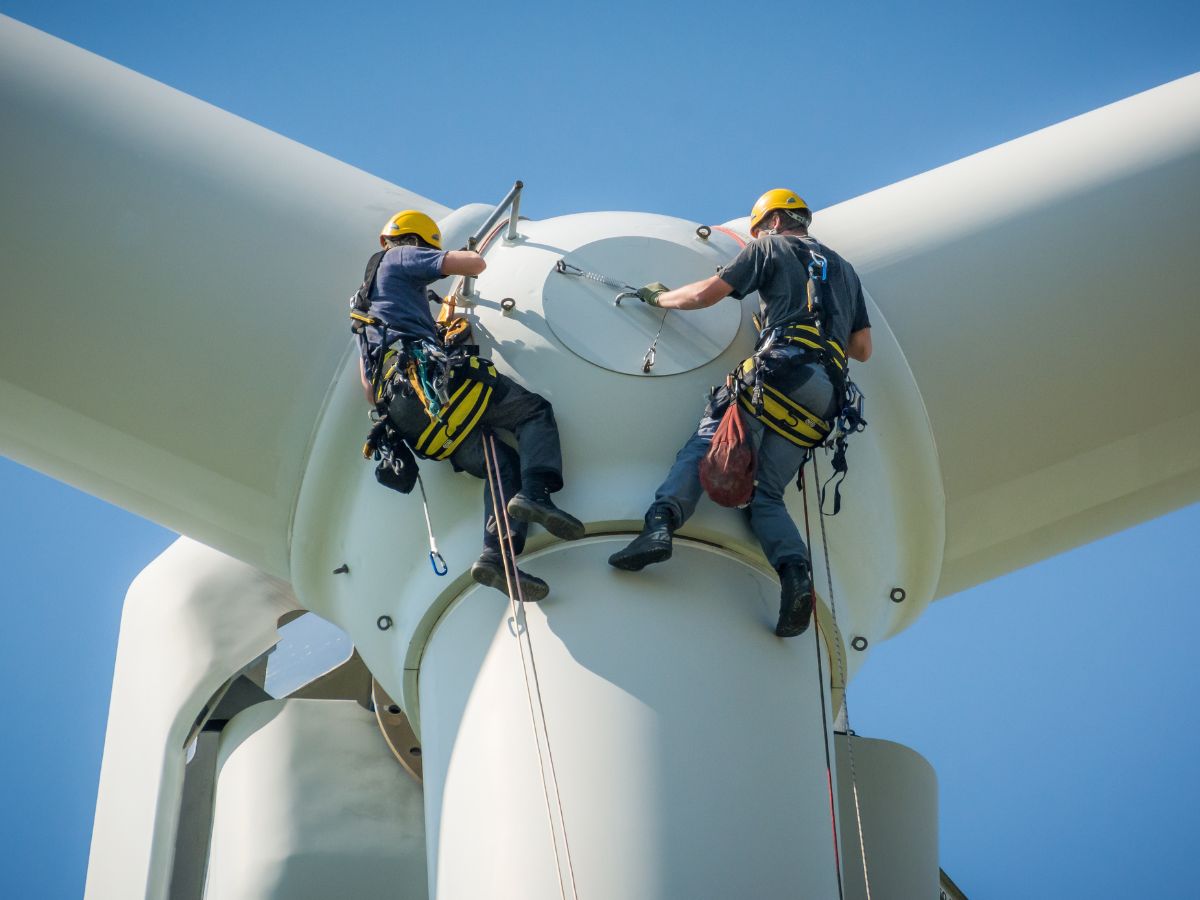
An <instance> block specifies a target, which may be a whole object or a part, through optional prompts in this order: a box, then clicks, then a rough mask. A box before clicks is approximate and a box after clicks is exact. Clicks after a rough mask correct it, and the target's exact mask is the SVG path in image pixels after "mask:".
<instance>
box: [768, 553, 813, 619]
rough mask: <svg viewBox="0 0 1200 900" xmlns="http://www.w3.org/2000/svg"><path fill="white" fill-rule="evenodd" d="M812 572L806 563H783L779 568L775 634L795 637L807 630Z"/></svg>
mask: <svg viewBox="0 0 1200 900" xmlns="http://www.w3.org/2000/svg"><path fill="white" fill-rule="evenodd" d="M812 611H813V583H812V572H811V570H810V569H809V567H808V565H807V564H806V563H784V564H783V565H782V566H780V567H779V624H777V625H776V626H775V634H776V635H778V636H779V637H796V636H797V635H800V634H804V632H806V631H807V630H808V623H809V621H810V620H811V619H812Z"/></svg>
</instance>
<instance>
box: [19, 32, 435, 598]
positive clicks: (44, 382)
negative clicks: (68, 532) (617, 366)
mask: <svg viewBox="0 0 1200 900" xmlns="http://www.w3.org/2000/svg"><path fill="white" fill-rule="evenodd" d="M0 121H2V122H3V123H4V126H3V130H4V135H3V140H0V178H2V179H3V196H4V203H3V205H2V207H0V221H2V222H3V235H4V239H3V240H2V241H0V273H3V274H2V275H0V278H2V279H3V281H2V290H3V295H4V302H3V305H2V306H0V410H3V414H2V415H0V452H3V453H4V454H5V455H7V456H10V457H12V458H14V459H16V460H18V461H20V462H22V463H25V464H27V465H30V466H33V467H34V468H37V469H39V470H41V471H43V472H46V473H48V474H50V475H52V476H54V477H56V478H60V479H62V480H64V481H67V482H69V483H71V484H74V485H75V486H77V487H80V488H82V489H83V490H86V491H88V492H89V493H92V494H96V495H97V496H100V497H103V498H105V499H106V500H109V501H110V502H113V503H116V504H118V505H120V506H122V507H124V508H126V509H129V510H132V511H133V512H136V513H138V514H140V515H142V516H145V517H147V518H150V519H153V520H154V521H156V522H159V523H161V524H163V525H165V526H167V527H168V528H171V529H172V530H175V531H179V532H182V533H185V534H188V535H190V536H192V537H194V538H196V539H197V540H200V541H203V542H204V543H206V544H208V545H209V546H212V547H216V548H218V549H221V550H223V551H225V552H228V553H230V554H232V555H234V556H237V557H238V558H240V559H244V560H246V561H247V562H250V563H252V564H254V565H256V566H258V567H260V568H263V569H266V570H268V571H270V572H271V573H272V574H276V575H283V576H286V574H287V570H288V530H289V523H290V519H291V515H292V510H293V507H294V505H295V500H296V494H297V492H298V490H299V483H300V478H301V475H302V474H303V471H304V467H305V463H306V458H305V457H306V453H307V449H308V444H309V441H310V437H311V434H312V429H313V427H314V425H315V423H316V420H317V417H318V414H319V410H320V407H321V403H322V402H323V400H324V397H325V394H326V392H327V390H328V389H329V384H330V381H331V380H332V378H333V374H334V372H335V371H336V369H337V366H338V364H339V361H340V359H341V357H342V355H343V354H344V353H345V350H346V345H347V343H348V337H347V334H348V333H347V330H346V318H345V316H346V313H345V310H346V301H347V297H348V296H349V294H350V293H351V291H353V290H354V288H355V287H357V285H358V282H359V281H360V280H361V278H362V270H363V265H364V263H365V262H366V257H367V256H368V255H370V252H371V250H372V248H373V247H375V246H376V245H375V235H376V234H378V231H379V227H380V226H381V225H382V224H383V222H384V221H386V219H387V217H388V216H390V215H391V214H392V213H394V212H395V211H396V210H397V209H402V208H404V207H407V206H416V207H420V208H423V209H426V210H428V211H429V212H431V213H433V214H435V215H443V214H444V213H445V212H446V209H445V207H442V206H440V205H438V204H436V203H431V202H430V201H427V200H425V199H424V198H421V197H418V196H416V195H415V194H413V193H411V192H410V191H406V190H403V189H401V188H398V187H395V186H394V185H391V184H388V183H387V182H384V181H382V180H381V179H379V178H376V177H374V176H372V175H368V174H366V173H365V172H361V171H359V170H357V169H353V168H351V167H350V166H347V165H345V164H344V163H340V162H337V161H336V160H333V159H330V158H329V157H327V156H324V155H322V154H320V153H317V152H316V151H314V150H310V149H308V148H307V147H304V146H302V145H300V144H297V143H295V142H294V141H290V140H288V139H286V138H283V137H281V136H279V135H277V134H274V133H272V132H269V131H267V130H265V129H263V128H261V127H259V126H257V125H253V124H251V123H249V122H246V121H245V120H243V119H239V118H237V117H236V116H233V115H230V114H229V113H226V112H223V111H221V110H219V109H216V108H215V107H213V106H210V105H208V104H207V103H202V102H201V101H199V100H196V99H195V98H193V97H189V96H187V95H186V94H182V93H180V92H179V91H176V90H173V89H171V88H168V87H166V86H165V85H162V84H159V83H157V82H154V81H151V80H150V79H148V78H146V77H144V76H142V75H138V74H136V73H134V72H131V71H129V70H128V69H124V68H122V67H120V66H118V65H115V64H113V63H111V62H108V61H106V60H103V59H101V58H99V57H97V56H94V55H92V54H90V53H87V52H85V51H82V50H80V49H78V48H76V47H72V46H71V45H69V44H66V43H64V42H63V41H60V40H58V39H57V38H53V37H50V36H49V35H46V34H42V33H41V32H38V31H36V30H34V29H32V28H29V27H28V26H26V25H22V24H20V23H18V22H15V21H13V20H12V19H8V18H5V17H0Z"/></svg>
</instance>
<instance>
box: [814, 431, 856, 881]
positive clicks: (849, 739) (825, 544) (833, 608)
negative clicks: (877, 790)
mask: <svg viewBox="0 0 1200 900" xmlns="http://www.w3.org/2000/svg"><path fill="white" fill-rule="evenodd" d="M812 461H813V478H814V479H816V482H817V484H820V483H821V473H820V472H819V471H818V466H817V454H816V453H813V454H812ZM819 501H820V497H819V496H818V507H817V511H818V513H819V514H820V515H819V518H818V521H819V522H820V523H821V550H822V553H823V554H824V557H825V578H826V581H827V583H828V585H829V612H830V614H831V615H832V616H833V625H834V628H835V629H836V628H837V601H836V599H835V598H834V595H833V569H832V568H831V567H830V565H829V536H828V534H826V531H825V509H824V506H823V504H821V503H820V502H819ZM804 518H805V526H806V527H807V524H808V500H807V497H806V498H805V503H804ZM809 546H810V547H811V546H812V544H811V543H810V544H809ZM839 634H840V630H839ZM833 646H834V648H835V649H836V650H837V661H838V669H839V670H840V672H841V678H842V708H843V709H844V710H845V712H846V756H847V757H848V759H849V760H850V789H851V791H852V792H853V794H854V818H855V821H856V823H857V825H858V852H859V855H860V856H861V857H862V869H863V885H864V887H865V888H866V891H867V900H871V876H870V875H869V874H868V873H867V846H866V842H865V841H864V840H863V827H862V806H861V804H860V803H859V799H858V776H857V773H856V772H855V771H854V729H853V728H851V727H850V700H849V690H848V689H847V685H846V663H845V660H843V659H842V642H841V639H840V637H838V636H835V639H834V641H833Z"/></svg>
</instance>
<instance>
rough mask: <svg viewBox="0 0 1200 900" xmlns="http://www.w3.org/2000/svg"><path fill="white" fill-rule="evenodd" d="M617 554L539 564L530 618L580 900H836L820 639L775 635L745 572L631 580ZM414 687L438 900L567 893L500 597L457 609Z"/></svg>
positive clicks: (575, 547)
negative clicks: (537, 597)
mask: <svg viewBox="0 0 1200 900" xmlns="http://www.w3.org/2000/svg"><path fill="white" fill-rule="evenodd" d="M622 543H623V539H622V538H597V539H593V540H588V541H586V542H584V543H582V544H569V545H558V546H556V547H554V548H551V549H549V550H546V551H543V552H542V553H541V554H539V555H538V556H537V558H536V560H534V561H533V562H531V563H530V567H531V568H533V569H536V571H538V572H539V573H541V574H543V575H544V576H546V577H547V578H548V579H550V580H551V583H552V584H555V585H557V586H559V587H557V588H556V591H555V593H554V594H552V595H551V597H550V598H549V599H547V600H545V601H543V602H542V603H540V604H538V605H534V604H529V605H528V606H526V612H527V617H528V628H529V631H530V634H531V637H532V647H533V652H534V655H535V659H536V665H537V673H538V680H539V683H540V686H541V693H542V700H543V702H544V706H545V715H546V722H547V730H548V734H549V739H550V748H551V750H552V752H553V758H554V763H555V768H556V771H557V777H558V784H559V791H560V793H561V798H562V813H563V817H564V819H565V822H566V836H567V839H568V842H569V845H570V851H571V862H572V864H573V867H574V871H575V881H576V885H577V887H578V894H579V896H580V897H604V898H608V900H635V898H636V900H650V898H656V900H659V898H661V900H678V898H690V900H707V898H712V900H717V898H728V897H750V896H753V897H788V896H805V897H836V896H837V887H836V871H835V866H834V852H833V841H832V831H831V826H830V821H829V795H828V787H827V782H826V769H825V752H824V749H823V746H822V744H823V732H822V727H821V721H822V703H821V700H822V698H821V692H820V689H819V685H820V681H819V680H818V676H817V663H816V660H817V657H816V652H815V651H816V644H815V640H814V636H813V635H812V634H809V635H805V636H804V637H803V638H801V639H797V640H783V639H780V638H776V637H775V636H774V635H772V634H771V633H770V631H769V626H772V625H773V624H774V621H775V616H776V613H777V610H778V587H777V583H776V582H775V580H774V579H773V578H768V577H766V576H764V575H763V574H762V572H761V571H759V570H757V569H755V568H753V567H751V566H748V565H746V564H744V563H741V562H738V561H736V560H733V559H730V558H729V557H728V556H727V555H723V554H720V553H718V552H716V551H714V550H712V549H711V548H706V547H702V546H699V545H694V544H687V545H683V546H680V547H679V548H678V549H677V551H676V554H675V557H674V558H673V559H671V560H670V561H669V562H667V563H664V564H662V565H660V566H656V567H654V568H651V569H647V570H646V571H645V572H643V573H640V574H637V575H634V574H630V573H622V572H617V571H616V570H613V569H611V568H609V567H608V566H607V565H605V562H604V560H605V558H606V557H607V555H608V554H609V553H611V552H612V551H613V550H615V549H617V548H618V547H620V546H621V545H622ZM825 671H826V674H828V668H827V667H826V670H825ZM420 681H421V685H420V691H421V708H422V711H423V715H422V724H423V743H422V746H423V749H424V754H423V762H424V766H425V809H426V820H427V822H428V826H429V841H430V844H429V854H430V857H429V858H430V872H431V876H432V879H433V883H434V884H435V889H431V892H430V893H431V896H437V897H438V898H439V900H462V898H472V900H475V898H480V897H488V898H489V900H503V898H521V900H542V898H546V900H550V898H557V897H559V896H560V894H559V883H558V880H557V876H556V871H557V869H556V863H555V858H554V852H553V844H552V837H551V832H550V830H549V825H548V819H547V810H546V800H545V798H544V794H543V788H542V781H541V777H540V774H539V763H538V753H537V749H536V746H535V743H534V741H535V737H534V734H535V732H534V730H533V727H532V726H531V722H530V710H529V702H528V697H527V694H526V687H525V680H524V677H523V675H522V669H521V660H520V655H519V649H518V646H517V640H516V638H515V637H514V635H513V632H512V630H511V626H510V623H509V613H508V606H507V603H506V601H505V599H504V597H502V596H501V595H500V594H498V593H497V592H495V591H490V590H486V589H481V588H475V589H472V590H469V591H468V592H467V593H465V594H464V595H463V597H462V598H461V599H460V600H459V601H458V602H457V603H455V604H454V605H453V606H452V607H451V608H450V610H449V611H448V612H447V613H446V615H445V617H444V618H443V619H442V621H441V622H440V623H439V625H438V627H437V629H436V631H435V632H434V634H433V637H432V639H431V641H430V643H429V646H428V648H427V650H426V654H425V658H424V660H423V662H422V665H421V676H420ZM825 702H826V704H828V697H827V696H826V697H825ZM551 806H552V808H553V809H554V811H555V815H557V808H558V804H557V800H555V799H553V796H552V799H551ZM822 835H825V836H826V838H827V839H824V840H823V839H822V838H821V836H822ZM559 837H560V841H561V832H560V834H559ZM562 852H563V853H564V854H565V851H562ZM566 868H567V866H566V860H565V856H564V859H563V871H564V873H565V872H566ZM565 877H566V876H565V875H564V878H565ZM567 896H572V894H571V892H570V889H569V887H568V891H567Z"/></svg>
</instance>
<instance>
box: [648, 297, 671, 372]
mask: <svg viewBox="0 0 1200 900" xmlns="http://www.w3.org/2000/svg"><path fill="white" fill-rule="evenodd" d="M670 314H671V311H670V310H669V309H664V310H663V317H662V321H660V322H659V323H658V331H656V332H654V340H653V341H651V342H650V349H649V350H647V351H646V355H645V356H643V357H642V371H643V372H649V371H650V370H651V369H652V368H653V367H654V357H655V356H656V355H657V350H658V339H659V337H661V336H662V330H663V326H664V325H666V324H667V316H669V315H670Z"/></svg>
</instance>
